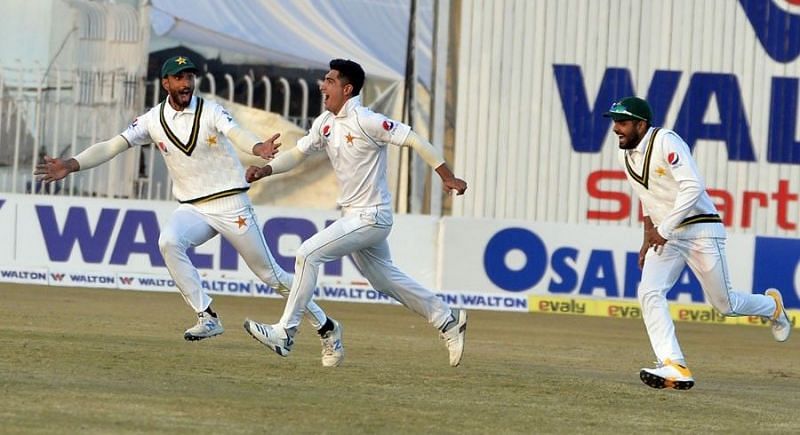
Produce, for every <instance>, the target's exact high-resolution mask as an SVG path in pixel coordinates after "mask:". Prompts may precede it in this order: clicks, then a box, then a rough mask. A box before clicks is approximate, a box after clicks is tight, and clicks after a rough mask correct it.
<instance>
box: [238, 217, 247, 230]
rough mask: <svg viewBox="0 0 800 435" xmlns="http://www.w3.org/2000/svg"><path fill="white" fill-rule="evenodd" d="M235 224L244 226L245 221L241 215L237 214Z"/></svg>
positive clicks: (245, 224)
mask: <svg viewBox="0 0 800 435" xmlns="http://www.w3.org/2000/svg"><path fill="white" fill-rule="evenodd" d="M236 224H238V225H239V228H241V227H246V226H247V221H246V220H245V219H244V218H243V217H241V216H239V219H237V220H236Z"/></svg>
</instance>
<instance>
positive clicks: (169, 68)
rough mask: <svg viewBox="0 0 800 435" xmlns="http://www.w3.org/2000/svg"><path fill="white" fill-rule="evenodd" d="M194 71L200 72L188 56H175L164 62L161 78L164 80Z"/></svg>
mask: <svg viewBox="0 0 800 435" xmlns="http://www.w3.org/2000/svg"><path fill="white" fill-rule="evenodd" d="M186 70H192V71H194V72H197V71H199V70H198V69H197V67H196V66H194V62H192V60H191V59H189V58H188V57H186V56H173V57H170V58H169V59H167V60H166V61H164V64H163V65H161V78H162V79H163V78H164V77H166V76H174V75H176V74H178V73H179V72H181V71H186Z"/></svg>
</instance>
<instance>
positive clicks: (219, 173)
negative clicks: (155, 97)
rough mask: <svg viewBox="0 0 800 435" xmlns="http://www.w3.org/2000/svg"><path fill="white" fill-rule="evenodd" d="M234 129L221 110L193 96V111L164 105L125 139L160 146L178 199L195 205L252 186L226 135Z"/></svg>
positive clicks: (140, 120)
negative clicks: (247, 180)
mask: <svg viewBox="0 0 800 435" xmlns="http://www.w3.org/2000/svg"><path fill="white" fill-rule="evenodd" d="M167 98H169V97H167ZM235 126H236V121H234V120H233V117H231V115H230V114H229V113H228V112H227V111H226V110H225V109H224V108H223V107H222V106H220V105H219V104H217V103H215V102H213V101H208V100H204V99H202V98H200V97H197V96H192V101H191V103H190V104H189V107H187V108H185V109H183V111H181V112H178V111H176V110H175V109H173V108H172V106H170V105H169V103H168V102H167V100H164V101H162V102H161V104H159V105H157V106H155V107H153V108H152V109H150V110H149V111H148V112H147V113H145V114H144V115H142V116H140V117H138V118H136V119H135V120H134V121H133V123H132V124H131V125H130V126H128V128H127V129H126V130H125V131H124V132H123V133H122V137H124V138H125V140H127V141H128V144H130V145H131V146H134V145H145V144H149V143H154V144H156V145H157V146H158V150H159V151H160V152H161V156H162V157H164V162H165V163H166V165H167V170H168V171H169V175H170V178H172V183H173V185H172V193H173V194H174V195H175V198H177V199H178V201H180V202H197V201H202V200H208V199H214V198H219V197H223V196H227V195H231V194H234V193H238V192H243V191H245V190H247V189H248V188H249V186H250V185H249V184H248V183H247V182H246V181H245V178H244V169H243V168H242V164H241V162H240V161H239V158H238V157H237V156H236V151H234V149H233V146H232V145H231V143H230V142H229V141H228V140H227V139H225V138H224V137H223V135H225V134H227V133H228V131H230V129H232V128H233V127H235Z"/></svg>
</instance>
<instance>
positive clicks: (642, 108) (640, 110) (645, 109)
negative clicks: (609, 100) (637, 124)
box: [603, 97, 653, 122]
mask: <svg viewBox="0 0 800 435" xmlns="http://www.w3.org/2000/svg"><path fill="white" fill-rule="evenodd" d="M603 116H605V117H606V118H611V119H613V120H614V121H624V120H626V119H637V120H640V121H647V122H652V121H653V109H651V108H650V104H648V103H647V101H645V100H643V99H641V98H639V97H625V98H623V99H621V100H619V101H617V102H615V103H614V104H612V105H611V109H609V110H608V112H606V113H603Z"/></svg>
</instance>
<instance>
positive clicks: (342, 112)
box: [336, 95, 361, 118]
mask: <svg viewBox="0 0 800 435" xmlns="http://www.w3.org/2000/svg"><path fill="white" fill-rule="evenodd" d="M359 106H361V95H356V96H355V97H350V99H348V100H347V101H345V103H344V105H343V106H342V108H341V109H339V113H337V114H336V117H337V118H342V117H345V116H347V114H348V113H350V112H352V111H353V110H355V109H356V107H359Z"/></svg>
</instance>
